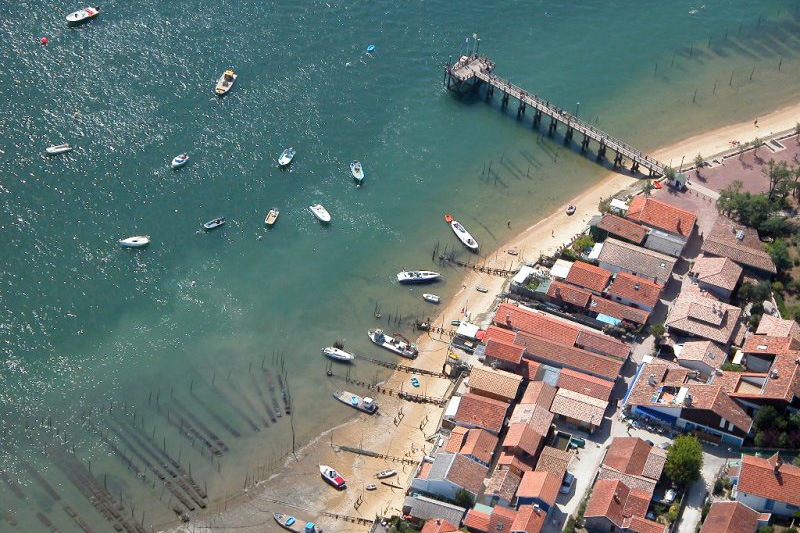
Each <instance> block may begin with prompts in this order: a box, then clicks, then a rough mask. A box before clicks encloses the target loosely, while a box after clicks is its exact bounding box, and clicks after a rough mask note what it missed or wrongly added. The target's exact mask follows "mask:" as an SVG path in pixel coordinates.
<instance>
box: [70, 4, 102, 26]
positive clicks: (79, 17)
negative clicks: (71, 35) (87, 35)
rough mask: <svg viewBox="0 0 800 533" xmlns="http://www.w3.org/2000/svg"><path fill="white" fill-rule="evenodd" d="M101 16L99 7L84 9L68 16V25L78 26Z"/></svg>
mask: <svg viewBox="0 0 800 533" xmlns="http://www.w3.org/2000/svg"><path fill="white" fill-rule="evenodd" d="M99 14H100V8H99V7H84V8H83V9H81V10H78V11H75V12H74V13H70V14H69V15H67V24H68V25H69V26H77V25H78V24H81V23H83V22H86V21H87V20H89V19H93V18H94V17H96V16H97V15H99Z"/></svg>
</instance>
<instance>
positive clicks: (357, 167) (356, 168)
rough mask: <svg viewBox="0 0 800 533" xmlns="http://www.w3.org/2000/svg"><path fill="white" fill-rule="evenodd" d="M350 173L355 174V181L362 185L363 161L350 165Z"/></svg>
mask: <svg viewBox="0 0 800 533" xmlns="http://www.w3.org/2000/svg"><path fill="white" fill-rule="evenodd" d="M350 173H351V174H353V179H354V180H356V182H358V184H359V185H361V182H362V181H364V167H362V166H361V161H353V162H352V163H350Z"/></svg>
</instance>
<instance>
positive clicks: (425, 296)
mask: <svg viewBox="0 0 800 533" xmlns="http://www.w3.org/2000/svg"><path fill="white" fill-rule="evenodd" d="M422 298H423V299H424V300H425V301H426V302H430V303H432V304H438V303H439V302H440V301H441V298H439V297H438V296H436V295H435V294H428V293H425V294H423V295H422Z"/></svg>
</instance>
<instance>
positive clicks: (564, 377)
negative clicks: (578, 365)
mask: <svg viewBox="0 0 800 533" xmlns="http://www.w3.org/2000/svg"><path fill="white" fill-rule="evenodd" d="M558 386H559V387H560V388H562V389H567V390H571V391H575V392H579V393H581V394H585V395H587V396H591V397H593V398H597V399H599V400H603V401H606V402H607V401H608V400H609V398H611V391H612V389H613V388H614V384H613V383H612V382H610V381H608V380H605V379H602V378H598V377H595V376H590V375H589V374H584V373H583V372H576V371H575V370H570V369H569V368H562V369H561V373H560V374H559V376H558Z"/></svg>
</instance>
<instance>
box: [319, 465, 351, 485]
mask: <svg viewBox="0 0 800 533" xmlns="http://www.w3.org/2000/svg"><path fill="white" fill-rule="evenodd" d="M319 473H320V474H321V475H322V479H324V480H325V481H326V482H327V483H329V484H330V485H331V486H333V487H334V488H336V489H346V488H347V481H345V479H344V478H343V477H342V476H340V475H339V473H338V472H336V470H334V469H333V468H331V467H330V466H328V465H319Z"/></svg>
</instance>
